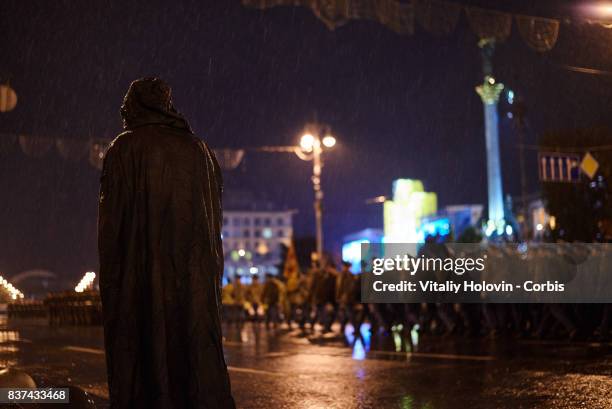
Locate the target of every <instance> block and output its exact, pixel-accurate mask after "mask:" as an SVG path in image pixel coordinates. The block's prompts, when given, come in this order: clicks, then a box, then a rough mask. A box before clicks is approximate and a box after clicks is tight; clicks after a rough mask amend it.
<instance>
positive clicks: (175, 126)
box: [98, 78, 234, 409]
mask: <svg viewBox="0 0 612 409" xmlns="http://www.w3.org/2000/svg"><path fill="white" fill-rule="evenodd" d="M121 114H122V117H123V122H124V128H125V129H126V131H125V132H123V133H122V134H120V135H119V136H118V137H117V138H116V139H115V140H114V141H113V143H112V144H111V146H110V147H109V149H108V151H107V153H106V157H105V159H104V168H103V172H102V179H101V189H100V203H99V220H98V245H99V252H100V291H101V296H102V304H103V314H104V338H105V346H106V358H107V367H108V368H107V369H108V384H109V392H110V400H111V408H113V409H135V408H147V409H149V408H164V409H166V408H168V409H189V408H233V407H234V401H233V399H232V396H231V391H230V382H229V377H228V373H227V367H226V364H225V359H224V356H223V347H222V338H221V324H220V319H219V306H220V278H221V274H222V271H223V250H222V246H221V232H220V229H221V221H222V214H221V190H222V184H221V173H220V169H219V166H218V164H217V161H216V159H215V156H214V154H213V152H212V151H211V150H210V149H209V148H208V147H207V146H206V145H205V144H204V143H203V142H202V141H201V140H200V139H198V138H197V137H196V136H194V135H193V133H192V132H191V129H190V128H189V125H188V124H187V121H185V119H184V118H183V117H182V116H181V115H180V114H179V113H178V112H177V111H176V110H175V109H174V107H173V106H172V102H171V98H170V88H169V87H168V86H167V85H166V84H165V83H164V82H163V81H161V80H159V79H155V78H146V79H141V80H137V81H134V82H133V83H132V84H131V85H130V88H129V90H128V93H127V94H126V96H125V99H124V103H123V106H122V107H121Z"/></svg>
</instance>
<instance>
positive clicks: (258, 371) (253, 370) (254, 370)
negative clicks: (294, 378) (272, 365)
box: [227, 366, 287, 376]
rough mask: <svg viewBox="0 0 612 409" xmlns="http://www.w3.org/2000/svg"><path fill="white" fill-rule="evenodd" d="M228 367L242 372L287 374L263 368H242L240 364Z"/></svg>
mask: <svg viewBox="0 0 612 409" xmlns="http://www.w3.org/2000/svg"><path fill="white" fill-rule="evenodd" d="M227 369H228V370H229V371H231V372H242V373H249V374H257V375H271V376H287V374H286V373H281V372H272V371H264V370H263V369H253V368H241V367H239V366H228V367H227Z"/></svg>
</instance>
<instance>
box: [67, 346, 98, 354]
mask: <svg viewBox="0 0 612 409" xmlns="http://www.w3.org/2000/svg"><path fill="white" fill-rule="evenodd" d="M63 349H64V350H66V351H74V352H85V353H87V354H95V355H104V350H103V349H98V348H85V347H75V346H67V347H64V348H63Z"/></svg>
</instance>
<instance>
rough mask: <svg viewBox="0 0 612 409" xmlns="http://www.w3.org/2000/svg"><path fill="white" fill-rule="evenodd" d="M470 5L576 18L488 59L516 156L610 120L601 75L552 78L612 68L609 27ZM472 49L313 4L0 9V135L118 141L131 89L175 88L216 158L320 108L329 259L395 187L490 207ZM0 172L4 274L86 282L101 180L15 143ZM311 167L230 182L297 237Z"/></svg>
mask: <svg viewBox="0 0 612 409" xmlns="http://www.w3.org/2000/svg"><path fill="white" fill-rule="evenodd" d="M463 4H466V2H463ZM471 4H478V5H481V6H487V7H495V8H498V9H501V10H505V11H512V12H517V13H523V14H535V15H542V16H554V17H562V18H570V19H573V20H572V21H570V22H567V23H564V24H562V26H561V32H560V37H559V41H558V43H557V46H556V47H555V48H554V50H553V51H551V52H549V53H545V54H541V53H537V52H535V51H533V50H531V49H530V48H529V47H528V46H527V45H526V44H525V43H524V42H523V41H522V40H521V39H520V37H519V35H518V32H517V30H516V26H514V27H513V32H512V36H511V38H510V39H509V40H508V41H507V42H506V43H504V44H502V45H500V46H499V47H498V49H497V53H496V56H495V72H496V75H497V78H498V79H499V80H500V81H502V82H504V83H505V84H506V85H508V86H509V87H511V88H512V89H514V90H515V91H516V93H517V94H518V95H520V96H522V97H523V98H524V100H525V103H526V105H527V109H528V121H529V130H528V141H527V142H528V143H535V142H536V138H537V135H538V134H541V133H542V132H545V131H547V130H550V129H561V128H582V127H589V126H594V125H609V124H610V122H612V119H611V116H610V96H611V95H612V93H611V92H610V87H611V86H612V77H609V76H605V75H604V76H601V75H600V76H589V75H585V74H579V73H576V72H571V71H568V70H566V69H564V68H563V67H562V66H563V65H565V64H567V65H577V66H584V67H591V68H598V69H603V70H612V30H608V29H604V28H602V27H600V26H597V25H590V24H586V23H582V22H579V21H578V20H575V11H574V10H573V8H572V7H571V4H570V3H560V2H549V1H539V2H533V1H518V2H509V1H504V2H502V1H498V2H471ZM476 41H477V38H476V37H475V35H474V34H472V32H471V31H470V30H469V28H468V25H467V22H466V19H465V16H462V18H461V20H460V22H459V25H458V27H457V29H456V30H455V31H454V32H453V33H452V34H451V35H448V36H444V37H435V36H433V35H431V34H429V33H426V32H424V31H423V30H420V29H419V28H418V27H417V31H416V33H415V35H413V36H399V35H396V34H394V33H393V32H391V31H389V30H388V29H386V28H385V27H383V26H381V25H379V24H377V23H374V22H362V21H360V22H352V23H350V24H348V25H346V26H344V27H342V28H339V29H337V30H336V31H333V32H332V31H328V30H327V29H326V28H325V26H324V25H323V24H322V23H321V22H320V21H318V20H317V19H316V18H315V17H314V16H313V15H312V13H311V12H310V11H308V10H307V9H301V8H275V9H271V10H268V11H265V12H260V11H258V10H252V9H245V8H243V7H242V6H241V5H240V3H239V1H238V0H219V1H214V2H213V1H207V2H206V1H204V2H203V1H176V2H161V1H151V0H147V1H130V2H124V1H87V2H83V1H22V0H21V1H19V0H15V1H8V0H5V1H3V3H2V9H1V10H0V50H2V52H3V53H2V59H1V62H0V77H1V78H0V79H2V80H10V82H11V85H12V87H13V88H14V89H15V90H16V92H17V94H18V96H19V102H18V105H17V108H16V109H15V110H14V111H13V112H11V113H5V114H0V132H10V133H23V134H34V135H49V136H65V137H73V138H83V139H87V138H90V137H112V136H114V135H115V134H116V133H117V132H118V131H119V130H120V120H119V115H118V109H119V105H120V102H121V99H122V96H123V94H124V93H125V90H126V89H127V86H128V85H129V83H130V81H131V80H133V79H135V78H138V77H142V76H148V75H159V76H161V77H163V78H164V79H166V80H167V81H168V82H169V83H170V84H171V85H172V86H173V88H174V99H175V104H176V106H177V107H178V108H179V109H180V110H181V111H182V112H183V113H184V114H185V115H186V116H187V118H189V120H190V122H191V124H192V127H193V129H194V130H195V131H196V132H197V133H198V134H199V135H201V136H202V137H203V138H205V139H206V140H207V141H208V142H209V144H210V145H211V146H213V147H245V146H249V147H250V146H259V145H287V144H293V143H295V142H296V141H297V139H298V138H299V134H300V131H301V128H302V126H303V125H304V124H305V123H306V122H307V121H309V120H311V119H312V118H313V115H314V114H315V113H316V114H317V115H318V118H319V119H320V120H322V121H325V122H327V123H329V124H330V125H331V126H332V127H333V130H334V133H335V134H336V136H337V138H338V140H339V142H340V145H339V146H338V147H337V149H335V150H334V151H333V152H332V153H330V154H329V156H328V157H327V163H326V167H325V172H324V178H323V184H324V189H325V193H326V197H325V206H326V214H325V215H326V216H325V217H326V218H325V226H326V235H327V238H328V241H329V242H330V243H333V244H334V245H335V246H337V245H338V244H339V242H340V240H341V237H342V236H343V235H344V234H347V233H350V232H352V231H355V230H358V229H361V228H365V227H376V226H381V225H382V209H381V208H380V207H379V206H376V205H366V204H365V203H364V201H365V200H366V199H367V198H370V197H373V196H376V195H380V194H387V195H388V194H390V190H391V182H392V180H394V179H396V178H399V177H411V178H419V179H422V180H423V181H424V182H425V187H426V189H427V190H429V191H434V192H437V193H438V197H439V202H440V205H446V204H458V203H484V201H485V197H486V183H485V180H486V179H485V178H486V176H485V157H484V136H483V115H482V104H481V102H480V99H479V97H478V96H477V95H476V93H475V92H474V86H475V85H476V84H478V83H479V82H480V81H482V75H481V69H480V56H479V50H478V48H477V47H476ZM506 111H507V106H506V105H504V104H500V114H501V116H500V117H501V140H502V142H501V143H502V157H503V172H504V186H505V189H506V191H507V192H509V193H511V194H513V195H517V194H518V193H519V185H518V181H519V178H518V167H517V166H516V165H517V162H518V160H517V157H518V154H517V148H516V135H515V133H514V130H513V129H512V127H511V126H510V123H509V120H508V119H504V116H503V115H504V113H505V112H506ZM0 159H1V160H0V187H1V192H2V193H1V197H0V199H1V200H0V273H6V275H8V276H10V275H12V274H15V273H17V272H19V271H22V270H26V269H30V268H46V269H50V270H53V271H56V272H61V273H64V274H65V275H66V276H68V277H71V278H72V277H79V276H80V275H81V274H82V272H83V271H85V270H86V269H94V270H96V269H97V255H96V238H95V236H96V230H95V223H96V211H97V189H98V171H97V170H95V169H94V168H92V167H91V166H89V164H88V163H87V162H86V161H85V160H83V161H82V162H79V163H72V162H69V161H66V160H62V159H61V158H60V157H59V156H58V155H57V153H56V152H52V153H50V154H49V155H47V156H45V157H44V158H41V159H33V158H29V157H27V156H25V155H24V154H22V153H21V152H20V151H19V149H18V148H15V149H13V150H12V151H11V152H8V153H7V152H5V153H3V154H2V156H1V158H0ZM529 160H530V162H529V173H528V177H529V180H530V188H529V190H530V192H535V191H537V180H536V179H537V172H536V167H535V159H534V156H533V155H531V156H530V157H529ZM310 171H311V170H310V164H309V163H306V162H302V161H300V160H298V159H297V158H296V157H295V156H293V155H283V154H249V155H247V157H246V159H245V161H244V163H243V164H242V165H241V166H240V167H239V168H238V169H237V170H235V171H232V172H228V173H227V174H226V183H227V185H228V186H229V187H244V188H248V189H251V190H253V191H256V192H258V194H260V195H261V196H263V197H266V198H268V199H270V200H273V201H275V202H276V203H277V204H278V205H280V206H286V207H289V208H295V209H298V210H299V213H298V215H297V216H296V220H295V226H296V233H297V234H298V235H308V234H312V232H313V215H312V210H311V209H312V206H311V201H312V190H311V185H310V182H309V175H310Z"/></svg>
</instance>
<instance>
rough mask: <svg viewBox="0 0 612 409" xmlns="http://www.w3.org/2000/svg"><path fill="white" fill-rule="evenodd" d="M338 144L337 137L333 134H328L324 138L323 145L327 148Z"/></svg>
mask: <svg viewBox="0 0 612 409" xmlns="http://www.w3.org/2000/svg"><path fill="white" fill-rule="evenodd" d="M335 144H336V138H334V137H333V136H331V135H327V136H325V137H324V138H323V145H325V147H326V148H332V147H333V146H334V145H335Z"/></svg>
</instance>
